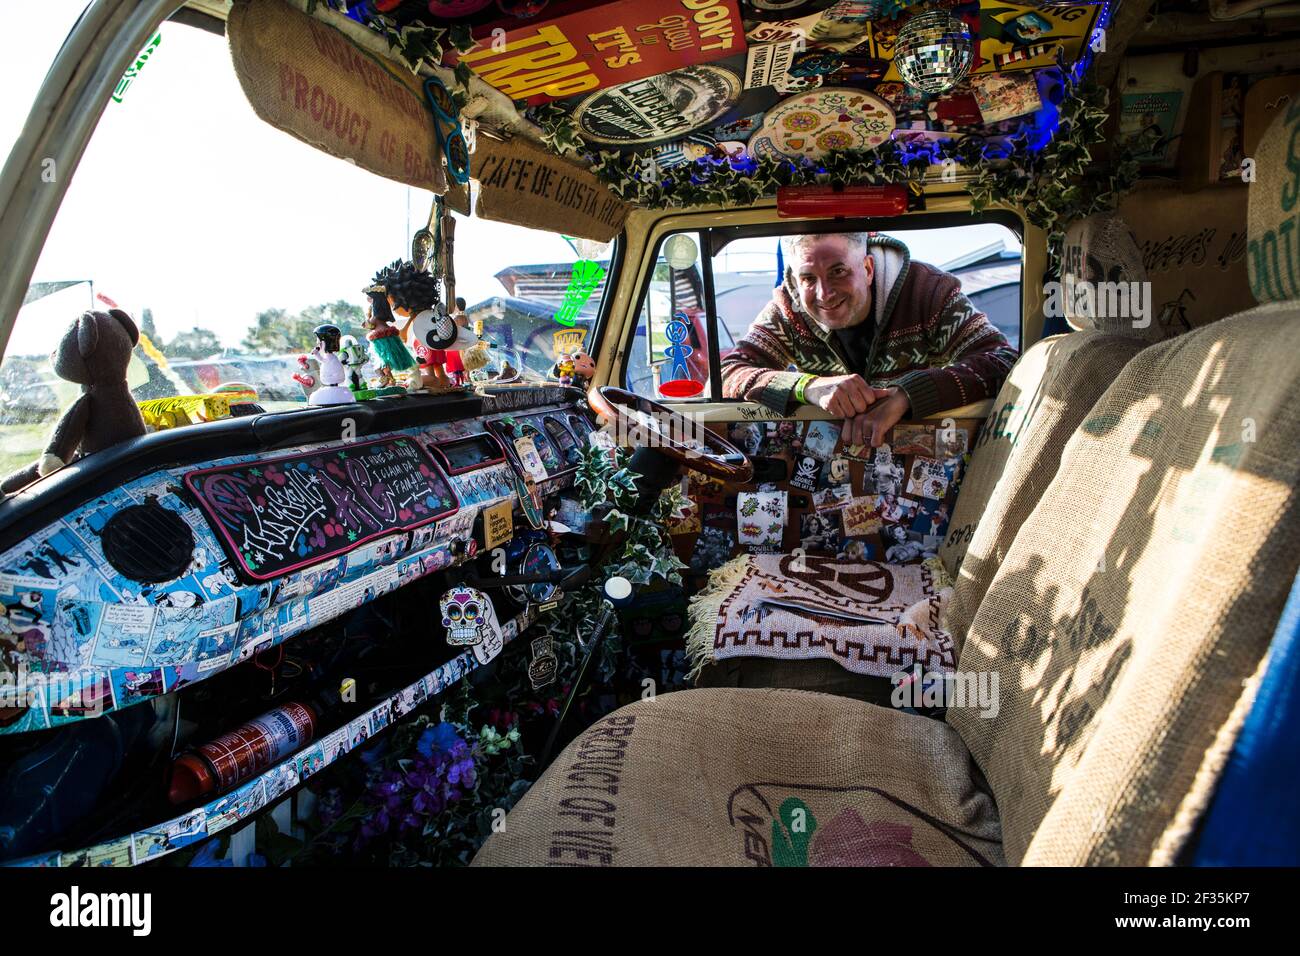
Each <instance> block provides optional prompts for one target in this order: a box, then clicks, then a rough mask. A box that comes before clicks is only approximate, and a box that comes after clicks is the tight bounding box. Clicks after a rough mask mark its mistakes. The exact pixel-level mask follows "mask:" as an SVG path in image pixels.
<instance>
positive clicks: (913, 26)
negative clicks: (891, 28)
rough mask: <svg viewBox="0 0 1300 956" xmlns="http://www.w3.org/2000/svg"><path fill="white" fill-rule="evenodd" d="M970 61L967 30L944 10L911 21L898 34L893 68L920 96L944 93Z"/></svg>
mask: <svg viewBox="0 0 1300 956" xmlns="http://www.w3.org/2000/svg"><path fill="white" fill-rule="evenodd" d="M973 58H974V43H973V42H972V40H971V32H970V27H968V26H967V25H966V24H965V23H963V22H962V21H961V20H959V19H958V18H957V17H955V16H953V15H952V14H951V13H949V12H948V11H947V10H930V11H928V12H926V13H922V14H920V15H919V16H915V17H912V19H910V20H908V21H907V23H905V24H903V27H902V29H900V30H899V31H898V40H897V42H896V43H895V44H894V66H895V67H896V68H897V69H898V75H899V76H901V77H902V78H903V81H904V82H905V83H906V84H907V85H908V86H910V87H912V88H913V89H915V90H919V91H920V92H922V93H931V94H933V93H945V92H947V91H948V90H950V89H952V88H953V87H954V86H956V85H957V84H958V83H960V82H961V81H962V80H964V79H965V78H966V74H967V73H969V72H970V67H971V61H972V60H973Z"/></svg>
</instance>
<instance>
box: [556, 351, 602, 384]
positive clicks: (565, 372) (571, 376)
mask: <svg viewBox="0 0 1300 956" xmlns="http://www.w3.org/2000/svg"><path fill="white" fill-rule="evenodd" d="M551 374H552V375H554V376H555V377H556V378H557V379H559V382H560V384H561V385H576V386H577V387H578V388H586V387H587V386H588V385H589V384H591V377H592V376H593V375H595V374H596V363H595V362H594V361H592V358H591V356H590V355H588V354H587V353H586V352H584V351H583V350H582V348H581V347H579V348H575V349H573V350H571V351H568V352H562V353H560V356H559V357H558V358H557V359H556V361H555V365H554V367H552V369H551Z"/></svg>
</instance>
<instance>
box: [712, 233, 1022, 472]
mask: <svg viewBox="0 0 1300 956" xmlns="http://www.w3.org/2000/svg"><path fill="white" fill-rule="evenodd" d="M782 246H783V251H784V253H785V259H786V263H787V269H786V274H785V279H784V281H783V282H782V284H781V285H780V286H778V287H777V288H776V291H775V292H774V293H773V296H772V302H771V303H770V304H769V305H768V306H767V307H766V308H765V309H764V310H763V311H762V313H761V314H760V315H759V316H758V318H757V319H755V320H754V322H753V324H752V325H751V326H750V327H749V331H748V332H747V333H746V334H745V336H744V337H743V338H742V339H741V340H740V341H739V342H738V343H737V344H736V349H735V351H733V352H732V353H731V354H729V355H728V356H727V357H726V358H725V359H723V360H722V389H723V394H724V395H726V396H727V397H728V398H743V399H747V400H749V401H755V402H760V403H761V404H763V405H766V406H768V407H769V408H772V409H774V410H775V411H777V412H779V413H781V414H783V415H785V414H789V413H790V412H791V411H792V410H793V409H794V408H795V407H796V406H797V405H799V404H801V403H802V404H808V405H818V406H820V407H821V408H824V409H826V410H827V411H828V412H830V413H831V414H833V415H836V416H838V417H842V418H843V419H844V425H845V427H844V432H843V438H844V441H845V443H846V444H852V445H867V444H869V445H872V446H876V445H879V444H880V443H881V441H882V440H883V439H884V436H885V434H886V433H887V432H888V431H889V429H891V428H893V427H894V425H896V424H898V422H899V421H901V420H902V419H903V418H904V417H908V416H910V417H911V418H925V417H927V416H929V415H933V414H934V413H936V412H939V411H943V410H945V409H950V408H959V407H960V406H962V405H966V404H969V403H970V402H976V401H980V400H981V399H985V398H992V397H994V396H995V395H997V393H998V389H1000V388H1001V387H1002V381H1003V379H1005V378H1006V376H1007V373H1008V372H1009V371H1010V370H1011V366H1012V364H1013V363H1014V362H1015V360H1016V355H1017V353H1016V349H1015V348H1014V347H1012V345H1011V344H1010V343H1009V342H1008V341H1007V339H1006V336H1004V335H1003V334H1002V333H1001V332H999V331H998V330H997V328H995V327H994V326H993V324H992V323H991V322H989V320H988V319H987V318H986V317H985V315H984V313H982V312H980V311H979V310H977V309H976V308H975V306H974V305H972V304H971V301H970V300H969V299H968V298H966V296H965V295H964V294H962V291H961V282H960V281H959V280H958V279H957V277H956V276H953V275H950V274H948V273H946V272H943V271H941V270H939V269H936V268H935V267H934V266H931V265H927V264H925V263H923V262H913V261H912V259H911V255H910V253H909V252H908V249H907V246H906V245H904V244H903V243H902V242H900V241H899V240H897V239H894V238H892V237H889V236H882V235H877V234H875V233H861V232H857V233H829V234H813V235H802V236H789V237H786V238H784V239H782Z"/></svg>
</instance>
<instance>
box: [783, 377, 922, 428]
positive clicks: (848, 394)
mask: <svg viewBox="0 0 1300 956" xmlns="http://www.w3.org/2000/svg"><path fill="white" fill-rule="evenodd" d="M889 391H890V390H889V389H885V388H872V387H871V386H870V385H868V384H867V383H866V380H865V379H863V377H862V376H861V375H823V376H821V377H819V378H815V379H813V380H812V381H811V382H809V383H808V385H807V386H806V387H805V388H804V390H803V397H804V399H805V400H806V401H807V402H808V404H810V405H818V406H820V407H822V408H824V409H826V411H828V412H830V413H831V414H832V415H839V416H842V417H843V418H845V419H850V418H853V417H854V416H855V415H861V414H862V413H863V412H865V411H866V410H867V409H868V408H870V407H871V406H872V405H874V404H875V403H876V401H878V400H879V399H882V398H884V397H885V396H887V395H888V394H889ZM904 409H906V406H904Z"/></svg>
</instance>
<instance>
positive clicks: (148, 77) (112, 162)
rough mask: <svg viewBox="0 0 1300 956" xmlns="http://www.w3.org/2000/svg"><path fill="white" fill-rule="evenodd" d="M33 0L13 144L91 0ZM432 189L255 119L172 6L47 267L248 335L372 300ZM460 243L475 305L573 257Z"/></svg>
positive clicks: (2, 25) (925, 244) (930, 242)
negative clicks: (524, 274) (527, 267)
mask: <svg viewBox="0 0 1300 956" xmlns="http://www.w3.org/2000/svg"><path fill="white" fill-rule="evenodd" d="M30 6H31V5H30V3H28V2H27V0H0V60H2V61H3V62H4V63H5V64H6V67H7V69H6V79H7V81H8V82H7V87H8V88H7V91H6V93H7V95H6V96H5V97H3V98H0V150H2V151H3V152H4V154H5V155H7V154H8V152H9V150H10V148H11V147H12V144H13V142H14V140H15V139H16V137H17V136H18V133H19V132H20V131H21V129H22V126H23V123H24V122H25V121H26V116H27V112H28V110H29V109H30V107H31V103H32V100H33V99H34V97H35V95H36V93H37V90H38V88H39V86H40V83H41V81H42V80H43V78H44V76H45V73H46V71H47V70H48V68H49V64H50V63H51V62H52V61H53V58H54V55H55V54H56V53H57V52H58V49H59V47H60V45H61V44H62V42H63V39H64V37H65V36H66V35H67V32H68V30H69V29H70V28H71V27H72V25H73V23H74V22H75V21H76V18H77V16H78V14H79V13H80V11H81V9H82V8H83V7H84V6H85V0H42V3H41V4H40V14H41V15H40V16H39V17H36V16H32V15H31V13H30ZM431 203H432V194H430V193H428V192H425V191H423V190H418V189H411V188H409V187H407V186H405V185H402V184H399V183H394V182H390V181H388V180H385V179H382V178H380V177H378V176H376V175H374V174H372V173H369V172H366V171H364V170H361V169H359V168H357V167H356V166H353V165H351V164H349V163H347V162H345V161H343V160H340V159H336V158H335V157H332V156H328V155H326V154H325V153H322V152H320V151H318V150H316V149H314V148H312V147H310V146H308V145H306V144H305V143H302V142H300V141H298V140H296V139H294V138H293V137H291V136H289V135H288V134H287V133H283V132H281V131H279V130H277V129H275V128H273V127H271V126H269V125H267V124H266V123H264V122H263V121H261V120H260V119H258V118H257V116H256V115H255V114H254V113H253V111H252V108H251V107H250V106H249V105H248V102H247V100H246V99H245V97H244V95H243V91H242V90H241V89H240V86H239V82H238V80H237V79H236V77H235V74H234V70H233V68H232V67H231V63H230V55H229V52H228V49H227V47H226V41H225V39H224V38H223V37H219V36H216V35H214V34H211V33H207V32H204V31H200V30H197V29H195V28H192V27H187V26H182V25H180V24H176V23H165V24H163V26H162V42H161V44H159V46H158V47H157V48H156V49H155V50H154V52H153V54H152V55H151V57H150V58H149V60H148V61H147V62H146V63H145V65H144V66H143V67H142V69H141V70H140V72H139V75H138V76H137V77H136V78H135V80H134V81H133V82H132V84H131V85H130V86H129V87H128V88H127V90H126V91H125V93H124V94H123V95H122V102H120V103H116V102H109V103H108V105H107V108H106V109H105V111H104V113H103V115H102V116H101V118H100V121H99V124H98V128H97V129H96V131H95V134H94V136H93V137H92V138H91V141H90V144H89V146H88V147H87V150H86V153H85V155H84V156H83V157H82V159H81V163H80V165H79V167H78V168H77V170H76V172H75V174H74V175H73V179H72V181H71V184H70V186H69V188H68V192H67V195H66V196H65V198H64V201H63V205H62V207H61V208H60V211H59V214H58V217H57V218H56V220H55V222H54V226H53V228H52V230H51V232H50V235H49V238H48V239H47V241H46V244H45V247H44V250H43V252H42V255H41V258H40V261H39V263H38V264H37V267H36V270H35V273H34V274H33V276H32V281H33V282H43V281H56V280H68V279H90V280H93V281H94V289H95V291H96V292H99V293H102V294H104V295H106V296H108V297H109V298H111V299H113V300H114V301H115V302H117V303H118V304H119V305H120V306H121V307H122V308H124V309H126V310H127V311H128V312H130V313H132V314H133V315H135V316H136V317H137V319H138V318H139V316H140V313H141V311H142V310H143V309H144V308H146V307H148V308H149V309H151V310H152V313H153V317H154V321H155V323H156V325H157V327H158V330H159V333H160V335H161V337H162V338H170V337H172V336H174V335H176V334H177V333H179V332H181V331H184V330H186V329H191V328H195V327H202V328H207V329H210V330H212V331H214V332H216V333H217V335H218V336H219V337H220V338H221V339H222V341H223V343H224V344H226V345H228V346H235V345H237V344H238V343H239V340H240V339H241V338H242V337H243V335H244V333H245V332H246V330H247V329H248V328H249V326H251V325H252V324H253V322H254V318H255V316H256V315H257V313H258V312H261V311H263V310H266V309H270V308H283V309H286V310H289V311H291V312H292V311H296V310H298V309H301V308H304V307H306V306H309V305H314V304H318V303H322V302H331V301H334V300H336V299H346V300H348V301H350V302H353V303H355V304H357V305H358V306H361V305H362V304H363V297H362V296H361V289H362V287H363V286H364V285H365V284H366V282H367V280H368V279H369V278H370V277H371V275H373V273H374V272H375V270H376V269H378V268H379V267H381V266H383V265H385V264H386V263H388V262H391V261H392V260H393V259H396V258H398V257H407V256H409V254H410V238H409V237H410V235H411V233H412V232H413V231H414V230H415V229H418V228H419V227H420V226H422V225H423V224H424V222H425V221H426V219H427V216H428V212H429V207H430V205H431ZM1009 236H1010V234H1009V233H1007V232H1006V231H1005V230H1002V229H1001V227H997V226H986V227H966V228H964V229H962V230H961V231H960V232H959V233H958V234H957V236H951V235H950V236H949V237H948V238H946V239H944V238H942V237H939V236H935V237H933V239H929V238H927V237H918V238H919V239H920V241H921V246H920V247H917V248H915V249H914V254H915V255H916V257H917V258H920V259H924V260H927V261H931V262H942V261H945V260H946V259H949V258H952V257H953V256H955V255H956V254H958V253H959V252H961V251H964V250H965V249H968V248H973V247H975V246H978V245H983V244H985V243H987V242H989V241H992V240H995V239H996V238H1000V237H1009ZM1011 241H1012V242H1014V240H1013V239H1012V240H1011ZM455 255H456V278H457V292H458V294H460V295H463V296H464V297H465V298H466V300H467V301H468V302H470V303H471V304H472V303H474V302H477V301H480V300H482V299H485V298H488V297H490V296H494V295H500V294H502V293H503V291H504V290H503V288H502V286H501V284H500V283H499V282H498V281H497V280H496V279H495V278H493V275H494V273H496V272H497V271H499V270H500V269H502V268H504V267H505V266H507V265H522V264H528V263H541V262H571V261H573V260H574V259H575V258H576V256H575V254H574V252H573V251H572V249H571V248H570V247H569V245H568V244H567V243H566V242H565V241H564V240H563V239H562V238H561V237H560V236H558V235H555V234H550V233H545V232H539V231H535V230H528V229H524V228H522V227H518V226H512V225H508V224H504V223H493V222H487V221H485V220H481V219H472V220H469V221H463V222H461V223H460V224H459V225H458V227H457V230H456V248H455ZM91 301H92V299H91V295H90V292H89V290H88V287H87V286H85V285H80V286H74V287H72V288H69V289H66V290H64V291H62V292H58V293H55V294H53V295H51V296H48V297H46V298H44V299H42V300H39V301H37V302H34V303H32V304H31V305H28V306H26V307H24V308H23V309H22V310H21V311H20V312H19V315H18V320H17V322H16V324H15V328H14V332H13V336H12V338H11V340H10V343H9V347H8V349H7V352H8V354H9V355H24V354H25V355H33V354H47V353H48V352H49V351H50V349H51V348H52V347H53V346H54V344H55V343H56V342H57V339H58V337H59V335H60V334H61V333H62V330H63V329H64V328H65V327H66V325H67V322H68V321H69V320H70V319H71V318H73V317H74V316H76V315H77V314H78V313H79V312H80V311H81V310H83V309H85V308H87V307H88V306H89V305H90V302H91ZM100 307H101V308H102V306H100Z"/></svg>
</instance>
